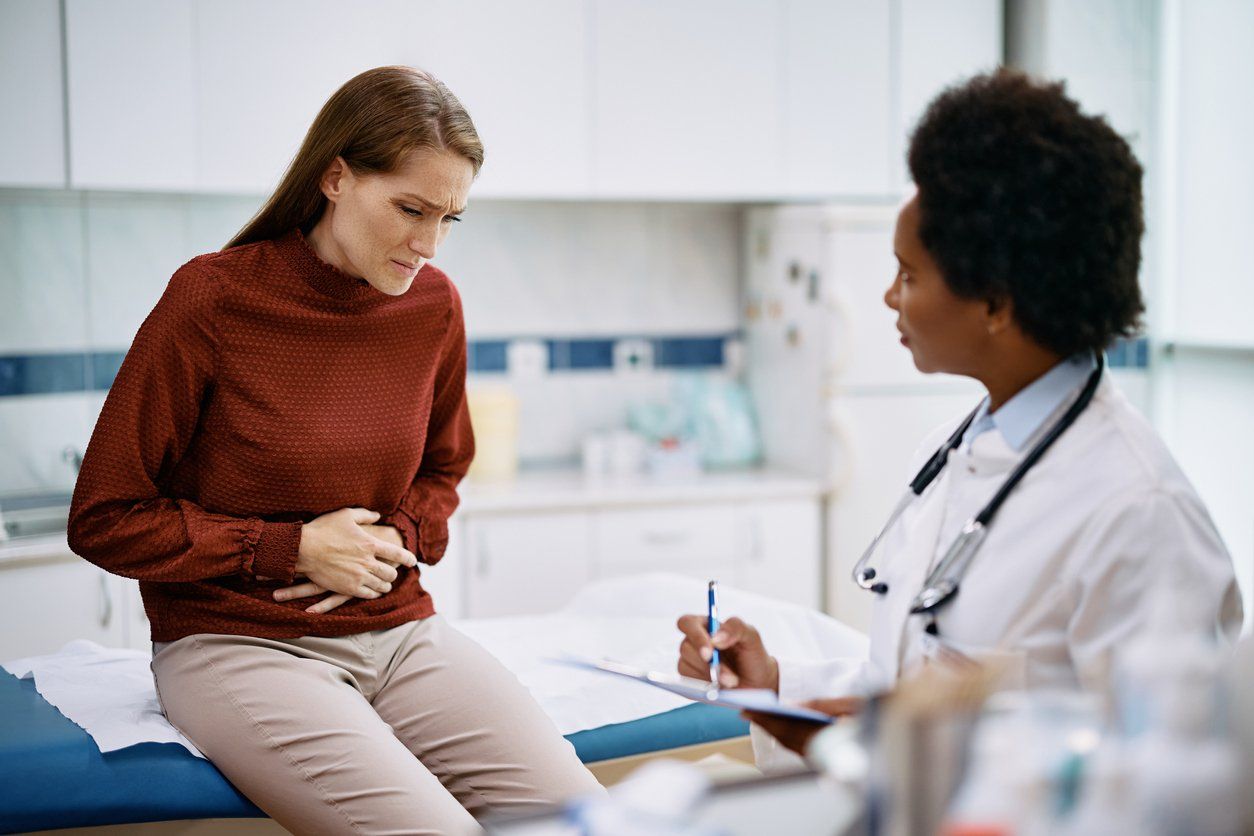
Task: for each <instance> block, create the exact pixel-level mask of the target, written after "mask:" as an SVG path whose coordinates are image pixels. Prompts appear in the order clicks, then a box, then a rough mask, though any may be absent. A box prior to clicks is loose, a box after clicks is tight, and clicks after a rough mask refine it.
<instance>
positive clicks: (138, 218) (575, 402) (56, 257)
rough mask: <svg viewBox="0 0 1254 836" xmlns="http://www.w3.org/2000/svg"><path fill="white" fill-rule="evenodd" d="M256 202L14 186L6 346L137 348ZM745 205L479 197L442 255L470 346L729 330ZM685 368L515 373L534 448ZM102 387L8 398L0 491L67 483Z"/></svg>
mask: <svg viewBox="0 0 1254 836" xmlns="http://www.w3.org/2000/svg"><path fill="white" fill-rule="evenodd" d="M260 202H261V200H260V198H258V197H214V196H196V197H188V196H180V195H151V194H119V193H105V192H87V193H80V192H27V191H7V192H6V191H0V355H13V354H38V353H46V352H78V351H124V350H125V349H126V348H127V346H129V344H130V341H131V339H132V338H133V336H134V334H135V332H136V330H137V329H138V328H139V325H140V323H141V322H142V321H143V319H144V317H145V316H147V314H148V312H149V311H150V310H151V309H152V306H153V304H154V303H155V302H156V300H157V299H158V297H159V296H160V294H161V293H162V291H163V290H164V288H165V286H166V283H167V282H168V280H169V277H170V275H171V273H173V271H174V270H175V269H177V268H178V267H179V266H180V265H181V264H183V263H185V262H186V261H187V260H188V259H190V258H191V257H193V256H195V255H197V254H200V253H203V252H209V251H212V250H215V249H218V248H220V247H221V246H222V245H223V244H225V243H226V241H227V240H228V239H229V238H230V237H231V236H232V235H233V234H234V233H235V232H236V231H238V230H239V229H240V227H241V226H243V224H244V223H245V222H246V221H247V220H248V219H249V217H250V216H251V215H252V214H253V212H254V211H256V209H257V207H258V206H259V205H260ZM739 235H740V214H739V209H738V208H737V207H735V206H731V205H723V204H639V203H634V204H612V203H604V204H601V203H592V204H590V203H574V202H572V203H557V202H554V203H530V202H529V203H523V202H483V203H474V204H472V206H471V209H470V211H468V212H467V213H466V219H465V221H464V222H463V223H462V224H459V225H458V226H457V227H456V228H455V229H454V230H453V232H452V234H451V236H450V239H449V241H447V242H446V244H445V246H444V248H443V249H442V250H441V252H440V254H439V257H438V258H437V259H436V263H437V264H438V265H440V266H441V267H442V268H443V269H445V270H446V271H447V272H448V273H449V274H450V276H451V277H452V278H453V280H454V282H456V283H457V285H458V286H459V288H460V289H461V292H462V295H463V299H464V301H465V309H466V319H467V331H468V335H469V337H470V339H472V340H481V339H499V338H506V337H516V336H537V337H581V336H602V335H620V334H642V335H649V334H658V335H666V334H700V335H709V334H722V333H728V332H731V331H734V330H735V328H736V324H737V307H738V305H737V293H738V275H739ZM672 379H673V375H672V374H670V373H664V372H648V373H643V374H636V375H633V376H632V377H630V378H622V377H620V376H617V375H614V374H612V373H607V372H567V373H563V374H559V375H544V376H541V377H539V378H537V379H531V380H525V381H523V380H520V381H514V382H513V383H512V384H511V385H514V386H515V387H516V393H517V395H518V397H519V403H520V429H521V433H520V439H519V441H520V455H521V456H522V457H523V458H524V459H526V460H550V459H557V458H569V457H572V456H574V455H575V453H576V451H577V450H578V445H579V441H580V439H581V438H582V436H583V435H584V434H586V433H587V432H589V431H592V430H597V429H605V428H609V427H613V426H620V425H621V424H622V422H623V421H624V420H625V415H626V410H627V404H628V403H629V402H630V401H631V400H633V399H662V398H665V397H666V395H667V393H668V392H669V388H670V384H671V381H672ZM103 397H104V393H64V394H55V395H16V396H7V397H0V495H2V494H6V493H14V492H30V491H44V490H49V491H52V490H55V491H60V490H68V489H69V488H70V487H71V486H72V484H73V472H72V469H71V468H70V467H69V466H68V465H66V464H65V463H64V462H63V461H62V460H61V450H62V449H63V448H64V447H66V446H67V445H71V446H75V447H78V448H80V449H82V448H83V447H84V446H85V445H86V442H87V439H88V437H89V435H90V431H91V427H92V425H93V424H94V422H95V418H96V416H97V415H98V413H99V408H100V405H101V403H103Z"/></svg>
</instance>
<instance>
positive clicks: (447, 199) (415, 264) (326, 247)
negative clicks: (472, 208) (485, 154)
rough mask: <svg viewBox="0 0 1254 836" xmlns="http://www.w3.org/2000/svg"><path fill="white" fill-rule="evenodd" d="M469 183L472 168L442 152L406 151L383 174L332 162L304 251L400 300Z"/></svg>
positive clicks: (452, 219)
mask: <svg viewBox="0 0 1254 836" xmlns="http://www.w3.org/2000/svg"><path fill="white" fill-rule="evenodd" d="M473 180H474V167H473V166H472V165H471V163H470V161H469V160H467V159H466V158H465V157H462V156H460V155H458V154H454V153H453V152H451V151H445V150H434V149H421V150H417V151H412V152H410V153H409V155H408V156H407V157H406V158H405V159H404V160H403V162H402V164H401V165H400V166H399V167H397V169H396V170H395V171H393V172H390V173H387V174H362V175H359V174H354V173H353V171H352V169H350V168H349V167H348V166H347V165H346V164H345V163H344V162H343V160H341V159H339V158H337V159H336V162H335V163H333V164H332V165H331V167H330V168H329V169H328V170H327V173H326V174H325V175H324V176H323V179H322V192H323V194H325V195H326V197H327V200H328V201H329V203H328V205H327V209H326V212H324V213H323V216H322V218H320V219H319V220H318V223H317V225H316V226H315V227H314V229H313V231H312V232H311V233H310V236H309V237H310V243H311V244H312V245H313V247H314V250H315V251H316V252H317V253H318V255H319V256H320V257H321V258H322V259H323V260H324V261H326V262H328V263H330V264H333V265H335V266H336V267H338V268H340V269H341V270H343V271H344V272H345V273H348V274H349V275H351V276H357V277H360V278H362V279H365V280H366V281H367V282H369V283H370V285H371V286H372V287H374V288H375V289H376V290H378V291H379V292H381V293H386V294H388V295H389V296H399V295H401V294H402V293H404V292H405V291H407V290H409V286H410V285H411V284H412V283H413V281H414V277H415V276H417V275H418V271H419V270H420V269H421V268H422V265H423V264H425V263H426V262H427V261H429V260H430V259H433V258H435V253H436V250H437V249H438V248H439V246H440V244H441V243H442V242H443V241H444V238H445V236H447V235H448V232H449V229H450V228H451V227H452V226H453V224H454V223H456V222H457V221H458V220H460V218H459V216H460V215H461V213H462V212H463V211H464V210H465V208H466V194H467V192H469V191H470V184H471V182H472V181H473Z"/></svg>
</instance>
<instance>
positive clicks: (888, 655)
mask: <svg viewBox="0 0 1254 836" xmlns="http://www.w3.org/2000/svg"><path fill="white" fill-rule="evenodd" d="M950 455H951V456H952V455H953V454H952V453H951V454H950ZM950 484H951V480H950V474H949V467H946V468H945V470H944V471H942V472H941V475H940V476H939V477H937V479H936V482H934V483H933V484H932V486H931V488H930V489H929V490H928V491H927V492H925V493H924V495H923V497H921V498H920V499H919V500H918V503H917V505H916V506H915V509H914V513H913V514H912V515H910V516H912V517H913V519H911V518H909V517H904V516H903V519H901V520H900V521H898V523H897V527H898V532H897V534H898V536H897V537H894V538H893V540H894V542H893V543H889V544H888V548H890V549H891V550H892V564H893V567H894V570H895V571H893V572H892V574H891V577H890V579H889V582H888V583H889V586H888V593H887V594H886V595H885V596H884V599H883V601H882V602H881V607H880V610H881V612H880V613H879V616H880V617H879V618H876V619H874V623H873V625H872V635H871V647H872V648H873V649H874V650H875V651H877V652H875V653H874V655H875V657H877V658H876V659H875V663H876V666H877V667H879V668H880V669H881V671H882V672H883V674H884V675H885V676H886V678H887V681H889V682H892V681H895V680H896V678H897V674H898V672H899V670H900V668H901V648H902V642H903V641H904V639H905V635H906V630H907V629H909V624H908V622H909V621H910V604H911V602H913V601H914V597H915V595H917V594H918V592H919V590H920V589H922V588H923V581H924V580H925V579H926V577H927V573H928V570H929V568H930V567H931V564H932V558H933V555H935V553H936V549H937V541H938V538H939V536H940V530H941V524H942V523H943V521H944V518H945V507H946V505H947V504H948V497H949V491H950Z"/></svg>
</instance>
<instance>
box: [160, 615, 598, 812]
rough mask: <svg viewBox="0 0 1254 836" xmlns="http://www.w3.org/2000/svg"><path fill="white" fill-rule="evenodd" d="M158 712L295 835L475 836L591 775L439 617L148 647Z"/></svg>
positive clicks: (525, 699) (581, 790) (498, 670)
mask: <svg viewBox="0 0 1254 836" xmlns="http://www.w3.org/2000/svg"><path fill="white" fill-rule="evenodd" d="M152 672H153V675H154V677H155V679H156V683H157V694H158V696H159V698H160V700H161V705H162V707H163V708H164V710H165V713H166V716H167V717H168V718H169V720H170V722H171V723H173V724H174V725H175V726H176V727H177V728H178V729H179V730H181V731H182V732H183V733H184V734H185V735H187V737H188V738H189V739H190V740H191V741H192V742H193V743H195V744H196V746H197V747H199V748H200V750H201V751H202V752H204V753H205V755H206V756H208V758H209V759H210V760H211V761H212V762H213V763H214V764H215V765H216V766H217V767H218V769H220V770H221V771H222V773H223V774H224V775H225V776H226V777H227V778H228V779H229V780H230V781H231V783H233V784H234V785H235V786H236V787H237V788H238V789H239V790H240V792H242V793H244V795H246V796H248V798H249V799H251V800H252V801H253V803H255V804H256V805H257V806H258V807H260V808H261V809H262V810H264V811H265V812H266V813H267V814H268V815H270V816H271V817H272V818H273V819H274V820H275V821H277V822H278V823H279V824H281V825H282V826H283V827H285V828H287V829H288V830H290V831H292V832H293V833H297V834H307V833H308V834H322V833H371V834H375V833H378V834H385V833H406V834H413V833H438V834H460V833H476V832H479V827H478V825H477V824H476V823H475V818H476V817H481V816H483V815H484V814H485V813H488V812H491V813H493V814H498V813H515V812H524V811H529V810H536V809H540V808H543V807H544V806H547V805H550V804H554V803H558V802H561V801H563V800H565V799H567V798H570V797H572V796H576V795H583V794H587V793H596V792H601V791H602V790H601V787H600V785H599V784H598V783H597V782H596V779H595V778H593V777H592V774H591V773H590V772H588V770H587V769H585V768H584V766H583V764H581V763H580V762H579V759H578V758H577V757H576V755H575V751H574V747H572V746H571V745H570V744H569V743H568V742H567V741H566V740H564V739H563V738H562V736H561V735H560V734H558V731H557V729H556V727H555V726H554V725H553V723H552V721H551V720H550V719H549V718H548V717H547V716H546V715H545V714H544V712H543V711H541V709H540V707H539V706H538V705H537V704H536V702H535V700H533V699H532V697H531V694H530V693H529V692H528V691H527V690H526V688H524V687H523V685H522V684H521V683H520V682H519V681H518V679H517V678H516V677H515V676H514V675H513V674H512V673H510V672H509V671H508V670H506V669H505V668H504V667H503V666H502V665H501V663H500V662H498V661H497V660H496V658H494V657H493V656H492V655H491V654H489V653H488V652H487V651H485V650H484V649H483V648H481V647H479V645H477V644H475V643H474V642H473V641H471V640H470V639H469V638H467V637H466V636H464V635H462V634H461V633H459V632H458V631H457V630H455V629H453V628H452V627H451V626H450V625H449V624H448V623H447V622H446V621H445V620H444V619H443V618H442V617H440V616H438V615H436V616H432V617H430V618H426V619H423V620H422V621H414V622H410V623H408V624H403V625H401V626H399V627H394V628H392V629H389V630H377V631H375V632H371V633H360V634H358V635H354V636H342V637H338V638H329V639H328V638H316V637H311V636H305V637H302V638H298V639H260V638H253V637H249V636H229V635H217V634H210V633H202V634H198V635H194V636H187V637H186V638H182V639H179V640H178V641H175V642H169V643H163V644H157V645H154V656H153V660H152Z"/></svg>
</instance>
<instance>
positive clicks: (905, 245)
mask: <svg viewBox="0 0 1254 836" xmlns="http://www.w3.org/2000/svg"><path fill="white" fill-rule="evenodd" d="M893 251H894V254H895V255H896V256H897V274H896V276H894V277H893V283H892V285H890V286H889V288H888V292H886V293H885V294H884V303H885V304H886V305H888V307H890V308H892V309H893V310H894V311H896V313H897V330H898V331H899V332H900V333H901V344H902V345H904V346H905V347H906V348H908V349H910V354H911V356H912V357H913V358H914V365H915V368H917V369H918V370H919V371H921V372H927V373H931V372H948V373H950V374H965V375H973V374H974V372H975V371H977V370H978V369H980V368H981V367H982V366H983V365H984V364H985V362H986V359H987V358H986V357H985V353H986V351H987V349H988V348H989V345H988V338H989V331H988V311H989V306H988V303H987V302H984V301H980V300H975V299H965V298H962V297H960V296H956V295H955V294H954V293H953V291H951V290H950V289H949V285H948V284H947V283H946V282H945V279H944V277H943V276H942V275H941V272H940V268H939V267H937V266H936V262H935V261H933V260H932V256H931V255H930V254H929V253H928V251H927V249H926V248H924V246H923V242H922V241H920V240H919V201H918V196H917V195H914V196H912V197H911V198H910V199H909V200H908V201H906V203H905V204H903V205H902V207H901V211H900V212H898V214H897V227H896V229H895V230H894V233H893Z"/></svg>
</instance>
